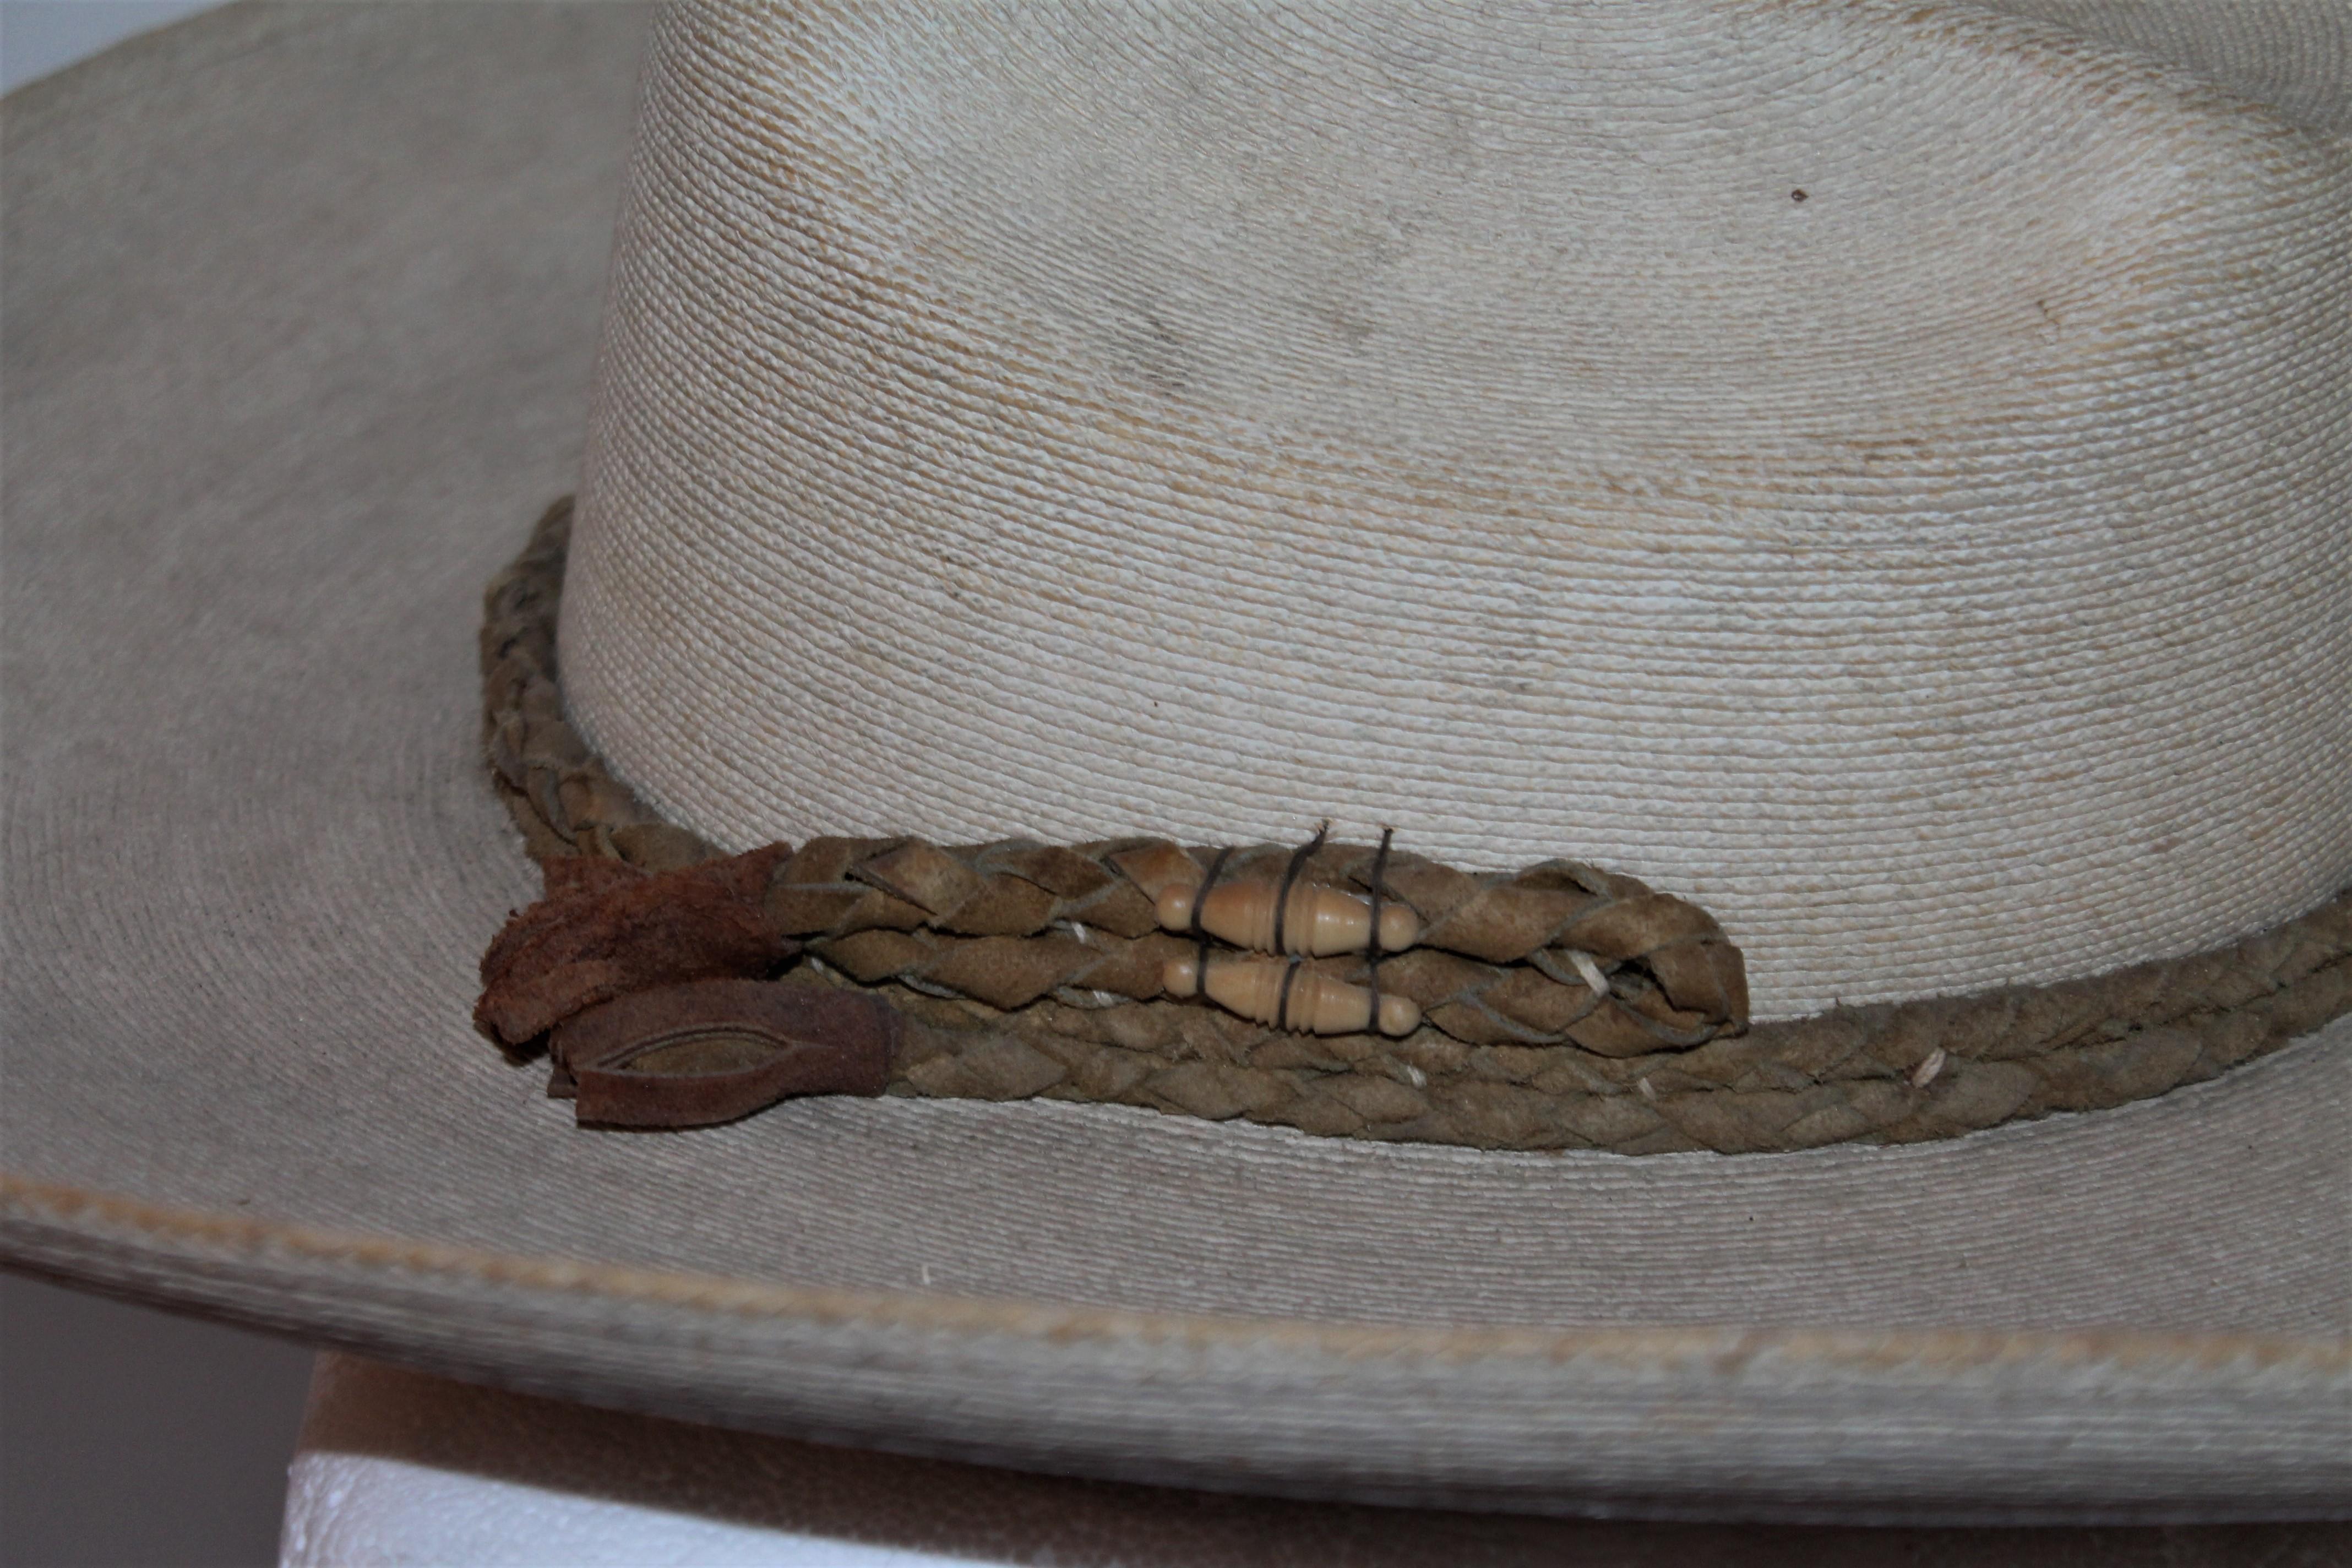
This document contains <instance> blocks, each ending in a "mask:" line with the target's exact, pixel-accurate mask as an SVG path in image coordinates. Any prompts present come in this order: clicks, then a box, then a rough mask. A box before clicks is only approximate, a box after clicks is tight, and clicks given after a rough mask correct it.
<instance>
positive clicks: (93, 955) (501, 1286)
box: [0, 5, 2352, 1521]
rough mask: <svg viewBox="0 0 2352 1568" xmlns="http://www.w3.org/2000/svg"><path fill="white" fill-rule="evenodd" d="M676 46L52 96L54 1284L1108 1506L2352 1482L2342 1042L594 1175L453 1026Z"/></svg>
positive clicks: (16, 989) (12, 1078)
mask: <svg viewBox="0 0 2352 1568" xmlns="http://www.w3.org/2000/svg"><path fill="white" fill-rule="evenodd" d="M640 25H641V18H640V17H639V16H637V15H636V14H635V12H634V11H633V10H631V9H627V8H623V7H617V6H602V5H598V6H566V5H553V6H544V7H542V6H533V5H500V6H494V7H484V6H462V7H408V6H400V5H392V6H384V7H373V6H336V7H302V6H295V7H288V8H284V9H272V8H260V9H255V8H243V7H240V8H238V9H237V10H236V11H233V12H230V13H226V14H224V15H220V16H214V17H208V18H205V19H202V20H200V21H197V22H194V23H192V24H187V25H184V26H181V27H178V28H175V29H173V30H171V31H169V32H167V33H165V34H163V35H160V36H158V37H155V38H153V39H151V40H149V41H146V42H142V43H141V44H138V45H134V46H132V47H130V48H127V49H124V50H120V51H117V52H116V53H114V54H112V55H110V56H108V57H106V58H102V59H101V60H100V61H98V62H95V63H93V64H92V65H90V66H89V67H85V68H80V69H78V70H75V71H71V72H68V73H66V74H65V75H63V76H61V77H58V78H55V79H51V80H49V81H47V82H45V83H41V84H38V85H37V86H36V87H35V88H33V89H28V90H27V91H26V92H24V93H20V94H18V95H16V96H15V97H13V98H12V99H10V100H8V102H7V105H6V110H5V135H6V139H7V145H8V149H9V168H8V179H7V182H6V190H5V202H6V210H5V241H6V247H7V254H8V262H9V276H8V296H7V301H6V318H5V323H0V324H5V353H6V359H5V388H0V392H4V393H5V438H6V445H7V453H8V473H7V485H6V494H5V527H6V548H7V557H6V579H5V592H6V605H5V608H6V624H5V637H6V644H7V659H8V663H7V676H6V679H7V686H6V703H7V717H8V725H9V731H8V744H7V748H6V755H5V767H6V809H7V825H6V842H7V851H6V852H7V857H8V870H7V876H8V910H7V917H8V921H9V958H8V971H7V974H8V979H7V998H6V1002H7V1017H6V1049H5V1058H0V1071H5V1108H0V1114H5V1133H6V1136H5V1163H6V1166H7V1169H8V1172H9V1175H8V1177H7V1178H6V1186H5V1229H0V1237H5V1241H0V1247H5V1256H6V1257H7V1258H8V1259H9V1260H10V1261H11V1262H12V1263H13V1264H14V1266H16V1267H19V1268H27V1269H32V1270H36V1271H39V1272H42V1273H46V1274H48V1275H50V1276H52V1277H56V1278H60V1279H68V1280H72V1281H78V1282H80V1283H83V1284H87V1285H89V1286H92V1287H95V1288H99V1289H110V1290H114V1291H118V1292H121V1293H123V1294H127V1295H131V1296H135V1297H138V1298H140V1299H142V1300H152V1301H158V1302H162V1303H165V1304H171V1305H177V1306H181V1307H184V1308H187V1309H191V1310H200V1311H205V1312H208V1313H211V1314H214V1315H217V1316H222V1317H226V1318H230V1319H234V1320H236V1321H243V1322H247V1323H252V1324H256V1325H259V1326H263V1327H268V1328H272V1329H276V1330H278V1331H284V1332H288V1333H290V1334H295V1335H298V1336H300V1337H302V1338H305V1339H307V1340H310V1341H312V1342H319V1343H324V1344H334V1345H341V1346H344V1347H348V1348H352V1349H357V1350H362V1351H365V1352H371V1353H373V1354H376V1355H379V1356H383V1357H385V1358H388V1359H394V1360H398V1361H402V1362H405V1363H410V1364H414V1365H418V1366H423V1367H428V1368H432V1369H436V1370H441V1371H446V1372H450V1373H457V1374H459V1375H462V1376H465V1377H468V1378H473V1379H478V1380H481V1381H485V1382H492V1383H498V1384H505V1385H508V1386H511V1387H516V1388H520V1389H526V1390H531V1391H536V1392H541V1393H549V1394H562V1395H566V1396H569V1397H573V1398H579V1399H584V1400H590V1401H594V1402H598V1403H603V1404H607V1405H614V1406H620V1407H626V1408H633V1409H638V1410H645V1411H650V1412H655V1413H659V1414H665V1415H677V1416H684V1417H688V1418H694V1419H704V1420H711V1421H717V1422H723V1423H731V1424H738V1425H742V1426H756V1427H761V1428H766V1429H770V1430H776V1431H782V1432H787V1433H792V1434H797V1435H802V1436H818V1437H824V1438H827V1439H835V1440H840V1441H845V1442H853V1443H859V1444H867V1445H872V1446H876V1447H890V1448H895V1449H898V1450H901V1451H907V1452H918V1453H929V1454H940V1455H950V1456H955V1457H961V1458H976V1459H982V1460H987V1461H991V1462H996V1463H1004V1464H1015V1465H1022V1466H1028V1467H1034V1468H1049V1469H1059V1470H1065V1471H1069V1472H1074V1473H1082V1474H1093V1475H1103V1476H1116V1477H1123V1478H1128V1479H1148V1480H1158V1481H1173V1482H1182V1483H1188V1484H1194V1485H1202V1486H1212V1487H1220V1488H1228V1489H1250V1490H1263V1491H1270V1492H1287V1493H1297V1494H1313V1495H1322V1496H1343V1497H1360V1498H1371V1499H1377V1500H1389V1501H1401V1500H1418V1501H1433V1502H1434V1501H1443V1502H1445V1503H1449V1504H1454V1505H1458V1506H1491V1507H1503V1508H1515V1509H1530V1510H1588V1511H1590V1510H1638V1511H1643V1512H1649V1513H1656V1514H1664V1515H1674V1514H1682V1515H1697V1514H1717V1515H1735V1516H1738V1515H1746V1516H1751V1517H1782V1518H1826V1517H1843V1518H1850V1519H1882V1518H1883V1519H1893V1518H1908V1519H1931V1518H1948V1519H1977V1520H2008V1521H2026V1520H2037V1519H2062V1518H2071V1519H2089V1518H2104V1519H2162V1518H2209V1519H2210V1518H2227V1517H2296V1516H2307V1515H2315V1514H2321V1513H2325V1512H2326V1511H2328V1510H2331V1509H2336V1508H2340V1507H2341V1506H2342V1505H2343V1503H2344V1500H2345V1497H2346V1495H2347V1481H2352V1467H2347V1459H2346V1454H2347V1438H2352V1417H2348V1416H2347V1411H2352V1402H2348V1401H2352V1391H2347V1352H2346V1348H2345V1343H2344V1340H2343V1334H2344V1330H2345V1325H2346V1321H2347V1316H2352V1308H2348V1306H2347V1304H2352V1279H2347V1272H2352V1268H2348V1267H2347V1258H2352V1219H2347V1204H2346V1202H2345V1197H2344V1183H2343V1176H2344V1172H2345V1171H2346V1169H2347V1167H2352V1135H2348V1134H2347V1126H2352V1121H2347V1114H2346V1112H2347V1109H2352V1107H2347V1092H2346V1090H2347V1073H2346V1071H2345V1066H2346V1063H2347V1056H2352V1028H2347V1026H2346V1025H2345V1024H2344V1023H2340V1022H2339V1024H2338V1025H2336V1026H2334V1027H2333V1028H2332V1029H2330V1030H2328V1031H2325V1032H2324V1033H2323V1035H2322V1036H2320V1037H2314V1038H2313V1039H2311V1040H2309V1041H2306V1042H2304V1043H2302V1044H2299V1045H2297V1046H2295V1047H2290V1048H2288V1049H2287V1050H2285V1051H2284V1052H2282V1053H2280V1054H2279V1055H2278V1056H2277V1057H2275V1058H2272V1059H2270V1060H2267V1061H2265V1062H2263V1063H2260V1064H2257V1065H2255V1066H2253V1067H2251V1068H2247V1069H2244V1070H2242V1071H2241V1072H2238V1073H2235V1074H2233V1075H2231V1076H2230V1077H2228V1078H2226V1079H2222V1080H2221V1081H2219V1082H2216V1083H2213V1084H2209V1085H2204V1086H2200V1087H2198V1088H2195V1089H2188V1090H2184V1091H2180V1092H2179V1093H2176V1094H2174V1095H2171V1096H2168V1097H2167V1098H2165V1099H2163V1100H2158V1101H2154V1102H2151V1103H2147V1104H2145V1105H2138V1106H2133V1107H2128V1108H2126V1109H2124V1110H2117V1111H2113V1112H2107V1113H2104V1114H2100V1115H2096V1116H2090V1117H2082V1118H2056V1119H2053V1120H2051V1121H2043V1122H2040V1123H2035V1124H2032V1125H2029V1126H2021V1127H2014V1128H2008V1129H2002V1130H1999V1131H1993V1132H1990V1133H1987V1134H1980V1135H1978V1136H1975V1137H1971V1138H1968V1139H1963V1140H1958V1141H1955V1142H1948V1143H1942V1144H1935V1145H1927V1146H1919V1147H1910V1148H1901V1149H1883V1150H1882V1149H1829V1150H1822V1151H1817V1152H1811V1153H1806V1154H1795V1155H1780V1156H1755V1157H1745V1158H1739V1159H1725V1158H1722V1157H1718V1156H1713V1155H1672V1156H1660V1157H1654V1158H1650V1159H1644V1160H1625V1159H1622V1158H1617V1157H1613V1156H1580V1155H1567V1156H1534V1155H1490V1154H1477V1153H1473V1152H1465V1151H1458V1150H1449V1149H1431V1148H1403V1147H1382V1146H1378V1145H1370V1144H1362V1143H1354V1142H1336V1141H1318V1140H1314V1139H1309V1138H1306V1137H1303V1136H1299V1135H1297V1134H1293V1133H1289V1132H1286V1131H1277V1130H1269V1129H1262V1128H1255V1127H1240V1126H1229V1125H1212V1124H1203V1123H1198V1122H1193V1121H1189V1120H1188V1119H1179V1118H1160V1117H1155V1116H1152V1115H1150V1114H1149V1113H1144V1112H1137V1111H1129V1110H1114V1109H1105V1108H1093V1107H1077V1106H1066V1105H1038V1104H1028V1105H1003V1106H996V1105H986V1104H977V1103H968V1102H915V1101H898V1100H884V1101H873V1102H856V1103H844V1102H832V1101H809V1102H803V1103H799V1104H794V1105H792V1106H788V1107H786V1108H784V1109H782V1110H779V1111H777V1112H775V1113H772V1114H771V1115H769V1116H766V1117H763V1118H760V1119H757V1120H755V1121H750V1122H745V1123H742V1124H740V1125H736V1126H731V1127H727V1128H721V1129H714V1130H710V1131H702V1132H696V1133H691V1134H683V1135H643V1136H626V1135H592V1134H583V1133H580V1132H578V1131H574V1130H573V1129H572V1126H571V1125H570V1117H569V1115H568V1114H567V1113H566V1111H565V1110H564V1109H563V1108H562V1107H561V1106H560V1105H553V1104H549V1103H547V1102H545V1101H543V1100H541V1099H540V1098H539V1094H538V1085H537V1079H536V1078H535V1077H534V1076H533V1075H531V1074H530V1073H529V1072H526V1071H522V1070H519V1069H517V1068H515V1067H513V1066H512V1065H510V1064H509V1063H507V1062H505V1061H503V1060H502V1059H501V1058H499V1056H498V1054H497V1053H496V1052H494V1051H492V1050H490V1049H489V1048H488V1047H486V1046H485V1045H484V1044H483V1042H482V1041H481V1040H480V1039H479V1038H478V1037H476V1036H475V1035H474V1034H473V1033H472V1032H471V1031H470V1029H469V1028H468V1027H467V1009H468V1006H469V1004H470V1001H471V996H472V990H473V985H474V978H475V977H474V963H475V959H476V957H477V956H478V952H479V951H480V948H481V945H482V943H483V942H485V941H486V940H487V939H488V936H489V934H490V933H491V932H492V931H494V930H495V929H496V928H497V926H498V924H499V921H500V920H501V919H502V918H503V916H504V915H505V913H506V911H507V910H509V908H511V907H513V906H515V905H518V904H520V903H522V902H524V901H527V900H529V899H530V898H531V897H532V896H533V894H534V891H535V878H534V876H533V873H532V868H531V866H530V862H529V861H528V860H527V859H526V858H524V856H523V855H522V853H521V850H520V846H519V844H518V843H517V841H516V839H515V837H514V836H513V833H512V830H511V829H510V828H509V826H507V825H506V823H505V822H504V819H503V813H502V811H501V809H500V807H499V805H498V803H497V802H496V801H495V800H494V799H493V797H492V796H491V795H490V792H489V789H488V784H487V783H486V781H485V779H484V776H483V770H482V766H481V763H480V759H479V754H478V735H477V733H476V724H477V719H476V713H477V706H476V703H477V693H476V690H475V672H474V668H473V659H474V650H473V634H474V627H475V623H476V616H477V613H478V594H479V590H480V586H481V584H482V583H483V582H484V581H485V580H486V579H487V578H488V576H489V574H491V573H492V572H493V571H495V570H496V569H497V568H498V566H499V564H500V563H502V562H503V561H504V560H505V559H507V558H508V557H509V555H510V554H511V553H512V552H513V550H514V549H515V548H516V546H517V544H518V543H519V542H520V538H521V537H522V534H523V532H524V531H525V530H526V529H527V528H528V526H529V523H530V519H531V518H532V517H533V516H535V515H536V513H537V511H538V509H539V508H540V507H541V505H542V504H543V503H544V501H545V500H547V499H548V498H549V497H550V496H551V495H554V494H556V493H559V492H561V491H562V490H563V489H567V488H569V486H570V485H571V483H572V480H573V479H574V477H575V471H576V468H577V464H578V460H579V440H580V432H581V429H582V427H583V418H584V414H585V399H586V390H585V389H586V386H587V383H588V371H589V354H590V353H591V351H592V348H593V341H594V336H595V318H596V311H597V305H598V291H599V285H600V279H601V275H602V270H603V265H604V258H605V255H606V252H607V248H608V246H609V237H610V228H611V223H612V218H613V212H614V201H615V195H616V192H617V184H618V177H619V170H620V161H621V158H622V156H623V154H624V150H625V142H626V133H627V119H628V109H629V97H630V85H631V81H632V78H633V72H634V64H635V51H636V48H637V37H638V33H639V28H640Z"/></svg>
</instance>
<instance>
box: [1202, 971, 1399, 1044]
mask: <svg viewBox="0 0 2352 1568" xmlns="http://www.w3.org/2000/svg"><path fill="white" fill-rule="evenodd" d="M1289 968H1290V965H1289V964H1288V963H1284V962H1283V961H1282V960H1280V959H1275V958H1244V957H1241V956H1238V955H1235V954H1230V953H1211V954H1210V955H1209V973H1208V979H1207V981H1206V983H1205V985H1204V984H1203V982H1202V978H1201V967H1200V961H1199V960H1198V959H1197V958H1193V957H1185V958H1171V959H1170V960H1169V961H1168V967H1167V969H1166V971H1165V973H1163V974H1162V975H1161V984H1162V986H1163V988H1164V989H1165V990H1166V991H1167V993H1168V994H1170V995H1171V996H1194V995H1198V994H1201V992H1202V990H1204V989H1205V990H1206V991H1207V993H1208V996H1209V1000H1210V1001H1212V1002H1214V1003H1215V1004H1217V1005H1219V1006H1221V1007H1223V1008H1224V1009H1225V1010H1226V1011H1228V1012H1232V1013H1238V1014H1240V1015H1241V1016H1243V1017H1244V1018H1248V1019H1251V1020H1253V1021H1255V1022H1256V1023H1260V1024H1265V1025H1267V1026H1274V1027H1280V1028H1287V1029H1289V1030H1291V1031H1292V1032H1293V1033H1296V1034H1301V1035H1360V1034H1362V1033H1363V1032H1364V1031H1365V1030H1367V1029H1369V1028H1370V1027H1371V1026H1372V994H1371V992H1370V991H1369V990H1368V989H1366V988H1365V987H1363V986H1361V985H1350V984H1348V983H1347V982H1346V981H1344V980H1334V979H1333V978H1331V976H1329V975H1328V974H1317V973H1312V972H1311V971H1302V972H1301V973H1299V975H1298V977H1297V979H1296V980H1295V981H1293V982H1292V983H1291V986H1290V1006H1289V1011H1288V1016H1284V1015H1283V1006H1282V977H1283V975H1284V973H1286V971H1287V970H1288V969H1289ZM1420 1026H1421V1007H1420V1005H1419V1004H1417V1003H1415V1002H1414V1001H1413V1000H1412V998H1411V997H1409V996H1399V995H1396V994H1393V993H1390V994H1383V995H1382V996H1381V1016H1380V1030H1381V1034H1383V1035H1410V1034H1412V1032H1413V1030H1415V1029H1417V1028H1419V1027H1420Z"/></svg>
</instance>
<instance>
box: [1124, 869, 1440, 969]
mask: <svg viewBox="0 0 2352 1568" xmlns="http://www.w3.org/2000/svg"><path fill="white" fill-rule="evenodd" d="M1280 892H1281V885H1280V884H1279V883H1276V882H1268V881H1256V880H1252V881H1236V882H1220V883H1218V884H1217V885H1216V886H1215V887H1213V888H1211V889H1209V892H1208V896H1207V897H1206V898H1205V899H1202V900H1201V929H1202V931H1207V932H1208V933H1209V934H1210V935H1211V936H1213V937H1216V938H1217V939H1219V940H1220V941H1223V942H1231V943H1233V944H1234V946H1235V947H1245V948H1248V949H1250V950H1251V951H1252V952H1302V953H1306V954H1307V955H1309V956H1310V957H1315V958H1323V957H1328V956H1329V955H1330V954H1333V953H1339V952H1363V951H1364V949H1365V948H1366V947H1368V946H1370V944H1371V935H1372V901H1371V900H1370V899H1366V898H1360V897H1359V896H1357V895H1356V894H1354V893H1349V892H1343V891H1341V890H1340V889H1338V888H1324V887H1317V886H1312V885H1309V884H1307V883H1305V882H1301V883H1298V884H1297V885H1296V886H1294V887H1293V888H1292V889H1290V907H1289V911H1288V913H1287V914H1286V916H1285V917H1284V919H1283V921H1282V945H1281V946H1280V947H1279V948H1277V947H1276V946H1275V942H1274V927H1275V919H1274V913H1275V905H1276V900H1277V896H1278V895H1279V894H1280ZM1197 897H1199V889H1198V887H1197V885H1195V886H1186V885H1183V884H1178V885H1176V886H1173V887H1169V888H1165V889H1161V890H1160V900H1159V903H1158V905H1157V906H1156V908H1157V910H1158V913H1159V916H1160V928H1161V929H1162V930H1164V931H1191V930H1192V901H1193V900H1194V899H1195V898H1197ZM1420 938H1421V918H1420V917H1419V916H1418V915H1416V914H1414V913H1413V912H1412V910H1410V909H1408V908H1407V907H1406V906H1404V905H1403V904H1401V903H1398V902H1396V901H1395V900H1384V901H1383V902H1382V903H1381V952H1403V951H1404V950H1405V949H1406V948H1408V947H1411V946H1412V944H1413V943H1414V942H1417V941H1419V940H1420Z"/></svg>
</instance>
